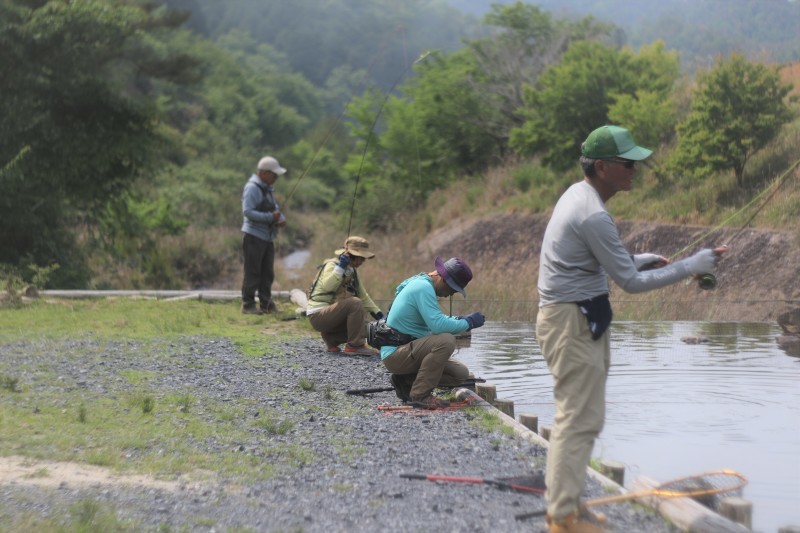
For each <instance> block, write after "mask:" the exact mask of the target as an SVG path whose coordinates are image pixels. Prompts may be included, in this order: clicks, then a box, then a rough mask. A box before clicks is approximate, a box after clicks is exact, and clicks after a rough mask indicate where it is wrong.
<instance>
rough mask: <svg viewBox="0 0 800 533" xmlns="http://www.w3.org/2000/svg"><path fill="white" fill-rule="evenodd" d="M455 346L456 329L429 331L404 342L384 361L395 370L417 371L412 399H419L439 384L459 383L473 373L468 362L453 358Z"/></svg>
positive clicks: (388, 367)
mask: <svg viewBox="0 0 800 533" xmlns="http://www.w3.org/2000/svg"><path fill="white" fill-rule="evenodd" d="M455 350H456V338H455V337H454V336H453V334H452V333H439V334H438V335H428V336H427V337H422V338H421V339H417V340H415V341H411V342H409V343H408V344H404V345H403V346H400V347H399V348H397V350H395V351H394V353H393V354H392V355H390V356H389V357H387V358H386V359H384V360H383V364H384V366H385V367H386V369H387V370H388V371H389V372H391V373H392V374H416V378H415V379H414V384H413V385H412V386H411V399H412V400H414V401H417V400H421V399H423V398H425V397H426V396H427V395H428V394H430V393H431V391H432V390H433V389H435V388H436V387H456V386H458V385H461V384H462V383H464V381H465V380H466V379H468V378H470V377H472V374H471V373H470V371H469V369H468V368H467V365H465V364H464V363H462V362H461V361H459V360H458V359H452V358H450V356H451V355H453V352H454V351H455Z"/></svg>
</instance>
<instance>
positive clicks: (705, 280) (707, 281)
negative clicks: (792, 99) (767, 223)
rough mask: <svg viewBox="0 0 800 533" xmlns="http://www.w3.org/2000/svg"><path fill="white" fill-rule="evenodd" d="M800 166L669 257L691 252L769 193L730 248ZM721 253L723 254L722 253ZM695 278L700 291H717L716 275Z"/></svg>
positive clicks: (794, 166) (672, 257)
mask: <svg viewBox="0 0 800 533" xmlns="http://www.w3.org/2000/svg"><path fill="white" fill-rule="evenodd" d="M798 165H800V159H798V160H797V161H795V162H794V163H792V164H791V165H790V166H789V168H787V169H786V170H785V171H784V172H783V173H782V174H781V175H779V176H778V177H777V178H775V180H774V181H773V182H772V184H770V185H769V186H768V187H766V188H765V189H764V190H763V191H761V192H760V193H758V194H757V195H755V196H754V197H753V199H752V200H750V201H749V202H748V203H747V204H745V205H744V206H742V208H741V209H739V210H738V211H736V212H735V213H733V214H732V215H731V216H729V217H728V218H726V219H725V220H723V221H722V222H720V223H719V224H717V225H716V226H714V227H713V228H711V229H710V230H708V231H707V232H705V233H704V234H703V235H701V236H700V237H698V238H697V239H695V240H694V241H693V242H691V243H689V244H688V245H687V246H685V247H684V248H682V249H681V250H678V251H677V252H675V253H674V254H672V255H671V256H670V257H669V259H670V261H671V260H672V259H674V258H675V257H677V256H679V255H681V254H683V253H685V252H686V251H687V250H689V249H690V248H692V247H693V246H696V245H697V244H698V243H699V242H701V241H702V240H703V239H705V238H707V237H708V236H709V235H711V234H712V233H714V232H716V231H719V230H720V229H722V227H723V226H725V225H726V224H728V223H729V222H730V221H731V220H733V219H734V218H736V217H738V216H739V215H740V214H741V213H743V212H744V211H745V210H747V209H749V208H750V206H752V205H753V204H754V203H756V202H757V201H758V200H759V199H760V198H761V197H762V196H764V195H766V194H767V193H769V195H767V196H766V197H765V198H764V199H763V201H762V202H761V205H759V206H758V208H757V209H756V210H755V211H753V213H752V214H751V215H750V217H749V218H748V219H747V220H746V221H745V222H744V224H742V225H741V227H739V229H738V231H736V232H735V233H734V234H733V236H732V237H731V238H730V239H728V242H727V243H726V244H725V245H724V246H725V247H730V245H731V243H732V242H733V241H734V240H736V239H737V238H739V236H740V235H741V234H742V233H743V232H744V230H745V229H747V227H748V226H749V225H750V223H751V222H752V221H753V220H754V219H755V218H756V216H758V214H759V213H760V212H761V210H762V209H764V207H766V206H767V204H769V202H770V201H771V200H772V197H773V196H775V194H776V193H777V192H778V191H779V190H780V188H781V187H782V186H783V184H784V182H786V181H787V178H789V176H791V174H792V171H794V169H795V168H797V166H798ZM770 189H772V190H771V192H770ZM717 250H722V247H718V248H715V252H716V251H717ZM719 253H720V254H721V251H720V252H719ZM695 277H696V279H697V284H698V287H700V289H702V290H705V291H708V290H713V289H715V288H716V287H717V277H716V276H715V275H714V274H712V273H710V272H707V273H704V274H698V275H697V276H695Z"/></svg>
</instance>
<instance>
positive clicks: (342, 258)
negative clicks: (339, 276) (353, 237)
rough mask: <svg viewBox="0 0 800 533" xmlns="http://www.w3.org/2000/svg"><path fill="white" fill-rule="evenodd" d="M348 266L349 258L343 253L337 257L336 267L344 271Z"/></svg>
mask: <svg viewBox="0 0 800 533" xmlns="http://www.w3.org/2000/svg"><path fill="white" fill-rule="evenodd" d="M349 264H350V256H349V255H347V254H346V253H344V254H342V255H340V256H339V262H338V263H336V266H339V267H341V268H342V270H344V269H345V268H347V265H349Z"/></svg>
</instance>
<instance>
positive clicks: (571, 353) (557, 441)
mask: <svg viewBox="0 0 800 533" xmlns="http://www.w3.org/2000/svg"><path fill="white" fill-rule="evenodd" d="M536 340H537V342H538V343H539V346H540V347H541V349H542V354H543V355H544V358H545V360H546V361H547V366H548V367H549V368H550V372H551V373H552V375H553V396H554V398H555V404H556V414H555V420H554V423H553V430H552V432H551V434H550V449H549V451H548V452H547V477H546V483H547V494H546V496H547V512H548V514H549V515H550V516H551V517H553V518H554V519H555V520H560V519H563V518H564V517H566V516H567V515H569V514H570V513H573V512H575V511H577V509H578V505H579V503H580V497H581V494H582V493H583V489H584V483H585V481H586V468H587V467H588V466H589V461H590V459H591V456H592V449H593V447H594V441H595V438H597V436H598V435H599V434H600V431H601V430H602V429H603V422H604V420H605V410H606V408H605V398H606V378H607V377H608V368H609V365H610V361H611V354H610V343H609V335H608V330H606V332H605V333H604V334H603V336H602V337H600V338H599V339H598V340H596V341H593V340H592V336H591V332H590V331H589V324H588V322H587V320H586V317H584V316H583V315H582V314H581V312H580V310H579V309H578V306H577V305H575V304H574V303H568V304H555V305H549V306H546V307H542V308H541V309H539V314H538V317H537V319H536Z"/></svg>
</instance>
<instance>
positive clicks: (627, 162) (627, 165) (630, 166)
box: [607, 159, 636, 169]
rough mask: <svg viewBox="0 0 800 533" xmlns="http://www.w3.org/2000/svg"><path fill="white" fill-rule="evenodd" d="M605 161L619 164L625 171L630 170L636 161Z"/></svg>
mask: <svg viewBox="0 0 800 533" xmlns="http://www.w3.org/2000/svg"><path fill="white" fill-rule="evenodd" d="M607 161H611V162H612V163H619V164H620V165H622V166H623V167H625V168H627V169H631V168H634V167H635V166H636V161H631V160H630V159H608V160H607Z"/></svg>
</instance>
